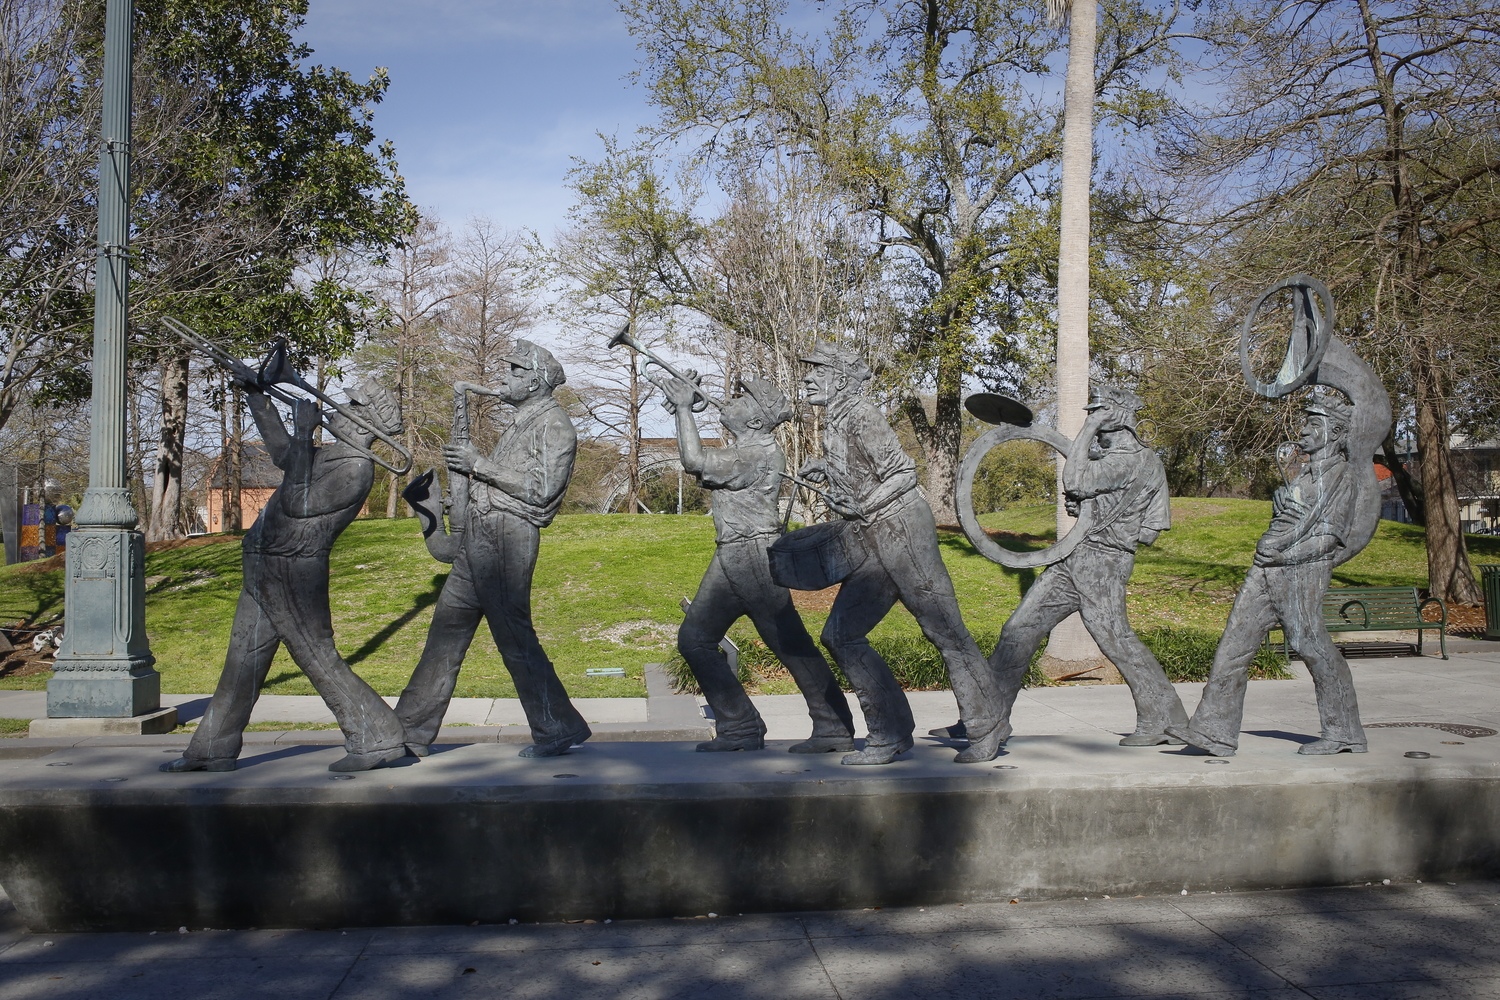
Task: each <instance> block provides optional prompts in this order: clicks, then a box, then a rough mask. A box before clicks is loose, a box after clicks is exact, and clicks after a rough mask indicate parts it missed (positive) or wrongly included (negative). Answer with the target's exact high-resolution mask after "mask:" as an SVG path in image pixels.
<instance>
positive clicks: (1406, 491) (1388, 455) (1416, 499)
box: [1380, 425, 1427, 525]
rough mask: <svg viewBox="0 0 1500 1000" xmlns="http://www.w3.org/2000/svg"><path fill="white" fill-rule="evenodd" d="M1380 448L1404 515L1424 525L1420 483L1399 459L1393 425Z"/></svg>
mask: <svg viewBox="0 0 1500 1000" xmlns="http://www.w3.org/2000/svg"><path fill="white" fill-rule="evenodd" d="M1380 450H1381V451H1382V452H1383V453H1384V455H1385V465H1386V468H1388V469H1390V470H1391V475H1392V476H1393V477H1394V478H1395V480H1396V489H1397V490H1398V491H1400V493H1401V502H1402V503H1404V504H1405V505H1406V516H1407V517H1409V518H1411V523H1412V524H1421V525H1426V524H1427V511H1426V509H1425V507H1424V505H1423V503H1422V494H1421V493H1420V492H1419V490H1420V489H1421V485H1420V484H1419V483H1417V482H1415V481H1414V480H1413V479H1412V478H1411V472H1410V471H1409V470H1408V469H1407V468H1406V463H1405V462H1403V461H1401V453H1400V452H1399V451H1398V450H1397V449H1396V431H1395V427H1394V425H1393V426H1392V428H1391V430H1390V431H1389V432H1388V433H1387V434H1386V436H1385V441H1384V442H1382V443H1381V446H1380Z"/></svg>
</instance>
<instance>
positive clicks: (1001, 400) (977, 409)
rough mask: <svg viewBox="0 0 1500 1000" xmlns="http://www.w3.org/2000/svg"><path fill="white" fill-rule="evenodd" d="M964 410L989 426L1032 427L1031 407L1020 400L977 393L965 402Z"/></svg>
mask: <svg viewBox="0 0 1500 1000" xmlns="http://www.w3.org/2000/svg"><path fill="white" fill-rule="evenodd" d="M964 409H966V410H968V411H969V412H970V413H972V414H974V416H976V417H978V418H979V419H980V420H983V421H984V422H985V423H987V424H1014V425H1015V426H1017V427H1030V426H1031V418H1032V413H1031V407H1029V406H1027V405H1026V404H1025V403H1023V402H1021V401H1020V400H1016V399H1011V398H1010V397H1009V396H1001V395H998V394H997V393H993V392H976V393H974V395H972V396H970V397H969V398H968V399H965V400H964Z"/></svg>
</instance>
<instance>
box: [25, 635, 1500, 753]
mask: <svg viewBox="0 0 1500 1000" xmlns="http://www.w3.org/2000/svg"><path fill="white" fill-rule="evenodd" d="M1449 652H1450V655H1451V659H1448V660H1442V659H1439V658H1438V657H1437V656H1435V655H1428V656H1422V657H1411V656H1407V657H1389V658H1380V659H1366V660H1351V661H1349V662H1350V665H1351V667H1352V669H1353V672H1354V684H1355V690H1356V692H1357V693H1358V696H1359V704H1360V713H1361V716H1362V717H1363V719H1364V720H1365V722H1367V723H1369V722H1399V721H1420V722H1449V723H1457V724H1467V725H1479V726H1488V727H1495V728H1500V642H1494V643H1485V642H1480V641H1467V642H1466V641H1461V640H1454V641H1451V642H1450V643H1449ZM1291 670H1292V672H1293V673H1294V674H1295V675H1296V677H1295V679H1294V680H1290V681H1251V682H1250V685H1249V693H1248V694H1247V696H1246V699H1245V722H1244V728H1245V730H1246V731H1249V730H1254V729H1262V730H1265V729H1271V730H1286V731H1290V732H1292V733H1304V734H1315V733H1317V731H1318V714H1317V701H1316V696H1315V693H1314V690H1313V685H1312V680H1311V678H1310V677H1309V676H1308V674H1307V669H1306V668H1305V667H1304V666H1303V665H1302V663H1301V662H1300V661H1297V660H1294V661H1292V663H1291ZM1176 688H1177V691H1178V694H1179V695H1180V696H1181V697H1182V701H1183V704H1184V706H1186V708H1187V710H1188V712H1189V713H1191V712H1192V711H1193V708H1194V707H1195V706H1196V705H1197V703H1198V698H1199V695H1200V694H1201V692H1202V688H1203V686H1202V685H1201V684H1178V685H1176ZM647 690H648V695H649V696H648V697H646V698H578V699H576V700H575V701H574V704H575V705H577V706H578V709H579V711H581V712H582V713H583V716H584V718H585V719H586V720H587V721H588V722H589V723H590V724H591V725H592V726H594V727H595V729H596V732H598V733H599V735H600V736H601V737H604V738H615V739H619V738H629V737H630V736H631V735H637V736H638V738H647V739H669V738H671V739H693V738H705V739H706V738H707V736H706V735H703V736H701V737H699V736H695V735H692V729H693V727H695V726H696V727H699V728H701V729H702V730H703V732H704V733H705V734H706V733H707V727H708V724H709V723H708V722H707V719H708V718H710V717H711V713H710V712H709V710H708V708H707V705H706V703H705V702H704V701H703V699H702V698H689V697H687V696H683V695H673V694H672V693H671V692H670V690H669V689H668V687H667V685H666V680H665V677H664V676H663V675H662V674H661V672H660V671H659V670H657V669H654V668H648V673H647ZM208 698H209V696H208V695H206V694H179V695H163V696H162V703H163V704H164V705H175V706H176V707H177V710H178V718H179V720H180V721H182V722H191V721H194V720H196V719H198V718H200V717H201V716H202V714H203V712H204V710H205V709H206V708H207V707H208ZM848 698H849V705H850V708H851V710H852V711H853V713H854V721H855V726H856V731H857V734H858V735H860V736H863V735H864V728H863V716H862V714H861V712H860V710H859V703H858V701H857V700H856V699H855V697H854V696H853V695H852V694H851V695H849V696H848ZM907 698H908V700H909V701H910V702H911V706H912V713H913V715H914V716H915V717H916V723H917V733H918V734H923V733H926V732H927V730H929V729H934V728H937V727H939V726H946V725H950V724H951V723H953V722H955V721H956V720H957V719H958V708H957V703H956V702H955V701H954V698H953V693H952V692H951V691H912V692H908V693H907ZM386 700H387V701H388V702H390V703H392V704H394V703H395V699H394V698H387V699H386ZM753 700H754V702H755V705H756V707H757V708H758V709H759V710H760V712H761V715H762V716H763V717H764V719H765V721H766V726H767V733H766V738H767V739H772V740H800V739H804V738H806V737H807V735H808V734H809V732H810V731H811V725H810V723H809V721H808V717H807V709H806V706H805V704H804V703H803V700H802V698H801V696H800V695H759V696H756V697H755V698H754V699H753ZM46 710H47V696H46V692H43V691H0V718H11V719H16V718H19V719H26V718H42V717H44V716H45V715H46ZM251 721H252V722H326V723H332V722H333V721H334V719H333V714H332V713H331V712H329V711H328V708H327V706H325V705H324V704H323V701H322V699H321V698H318V697H316V696H312V695H308V696H296V695H262V696H261V698H260V700H259V702H257V704H256V707H255V711H254V712H253V713H252V714H251ZM525 722H526V717H525V713H523V712H522V711H521V703H520V702H519V701H518V700H516V699H513V698H455V699H453V701H452V703H451V704H450V706H449V709H448V714H447V716H446V717H445V718H444V720H443V724H444V726H448V727H453V728H451V729H449V730H448V731H447V732H445V733H444V734H443V739H444V740H445V741H459V742H470V741H480V742H492V741H496V740H498V741H500V742H520V741H527V740H529V737H528V735H527V732H526V726H525ZM1012 722H1013V724H1014V726H1015V731H1016V732H1017V733H1018V734H1025V735H1036V734H1047V735H1060V734H1065V733H1076V732H1089V731H1099V732H1108V733H1122V734H1123V733H1128V732H1130V731H1132V730H1133V729H1134V726H1135V710H1134V706H1133V704H1132V702H1131V699H1130V690H1129V689H1128V688H1127V687H1126V686H1125V685H1123V684H1096V685H1080V686H1066V687H1048V688H1029V689H1027V690H1024V691H1022V692H1021V695H1020V697H1019V698H1018V699H1017V701H1016V706H1015V710H1014V713H1013V717H1012ZM665 732H675V733H679V734H680V735H677V736H674V737H668V736H665V735H659V734H662V733H665ZM250 735H252V736H256V737H258V739H257V742H329V741H334V742H337V741H338V739H339V737H338V734H337V733H336V732H333V733H331V734H322V735H320V734H319V733H317V732H309V731H300V732H298V731H291V732H287V733H261V734H250ZM110 739H111V738H109V737H93V738H90V739H89V740H87V741H86V742H88V743H89V744H91V745H108V744H107V743H101V742H100V741H108V740H110ZM114 739H118V740H124V741H127V742H135V741H140V740H152V741H162V740H175V741H178V742H185V741H186V737H185V736H183V735H177V736H158V737H117V738H114ZM51 742H52V741H50V740H49V743H51ZM79 742H85V741H82V740H77V739H71V738H70V739H67V740H64V741H61V742H60V743H58V745H72V744H74V743H79Z"/></svg>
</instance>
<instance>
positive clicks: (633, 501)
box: [625, 316, 641, 514]
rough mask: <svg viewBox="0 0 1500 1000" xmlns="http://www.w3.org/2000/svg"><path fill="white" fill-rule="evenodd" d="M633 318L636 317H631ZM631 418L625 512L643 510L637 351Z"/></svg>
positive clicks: (632, 368)
mask: <svg viewBox="0 0 1500 1000" xmlns="http://www.w3.org/2000/svg"><path fill="white" fill-rule="evenodd" d="M631 318H632V320H633V319H634V317H633V316H632V317H631ZM627 409H628V411H629V414H628V416H629V419H628V420H627V421H626V427H627V428H628V430H629V432H630V440H629V441H627V442H626V444H625V513H627V514H639V513H640V512H641V369H640V365H638V364H636V353H635V352H634V351H631V352H630V399H629V403H628V405H627Z"/></svg>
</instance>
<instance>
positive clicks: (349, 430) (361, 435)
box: [327, 400, 375, 448]
mask: <svg viewBox="0 0 1500 1000" xmlns="http://www.w3.org/2000/svg"><path fill="white" fill-rule="evenodd" d="M347 405H348V407H349V409H351V410H353V411H355V412H356V413H358V414H359V415H360V416H361V417H364V418H365V419H367V420H370V422H371V423H374V420H373V419H372V418H371V417H370V415H369V413H368V412H367V411H366V410H365V409H364V407H363V406H362V405H361V404H359V403H356V402H353V401H352V400H351V401H350V402H349V403H348V404H347ZM327 420H328V427H329V430H330V431H331V432H332V433H333V436H334V437H336V438H338V439H339V440H340V441H344V442H353V443H355V444H358V445H360V446H361V447H364V448H368V447H370V445H371V444H372V443H373V442H374V440H375V435H374V434H371V433H370V432H369V431H367V430H365V429H364V428H363V427H361V426H359V425H358V424H356V423H355V422H354V421H352V420H350V419H349V418H348V417H346V416H344V415H343V414H342V413H327Z"/></svg>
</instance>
